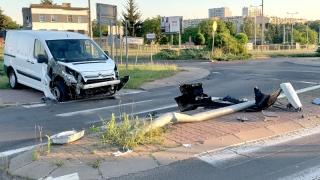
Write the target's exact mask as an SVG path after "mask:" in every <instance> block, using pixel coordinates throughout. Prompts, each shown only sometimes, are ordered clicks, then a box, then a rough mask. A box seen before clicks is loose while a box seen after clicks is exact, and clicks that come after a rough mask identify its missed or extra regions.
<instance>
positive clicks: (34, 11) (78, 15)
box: [22, 3, 89, 35]
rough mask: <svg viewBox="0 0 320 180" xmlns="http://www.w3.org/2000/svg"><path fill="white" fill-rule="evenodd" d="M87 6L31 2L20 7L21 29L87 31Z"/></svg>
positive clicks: (86, 32)
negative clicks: (28, 5) (26, 5)
mask: <svg viewBox="0 0 320 180" xmlns="http://www.w3.org/2000/svg"><path fill="white" fill-rule="evenodd" d="M88 13H89V8H81V7H71V3H62V5H43V4H31V5H30V7H24V8H22V17H23V29H30V30H56V31H69V32H77V33H81V34H86V35H88V33H89V31H88V30H89V23H88V21H89V14H88Z"/></svg>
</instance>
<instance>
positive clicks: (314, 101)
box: [312, 98, 320, 105]
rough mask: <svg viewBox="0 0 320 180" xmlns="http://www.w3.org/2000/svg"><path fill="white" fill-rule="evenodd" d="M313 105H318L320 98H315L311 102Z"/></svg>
mask: <svg viewBox="0 0 320 180" xmlns="http://www.w3.org/2000/svg"><path fill="white" fill-rule="evenodd" d="M312 103H313V104H316V105H320V98H316V99H314V100H313V101H312Z"/></svg>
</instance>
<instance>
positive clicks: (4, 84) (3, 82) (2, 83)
mask: <svg viewBox="0 0 320 180" xmlns="http://www.w3.org/2000/svg"><path fill="white" fill-rule="evenodd" d="M9 88H10V86H9V81H8V77H7V76H6V75H5V74H4V69H3V58H2V57H1V56H0V89H9Z"/></svg>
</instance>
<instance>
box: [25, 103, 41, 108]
mask: <svg viewBox="0 0 320 180" xmlns="http://www.w3.org/2000/svg"><path fill="white" fill-rule="evenodd" d="M46 105H47V104H31V105H25V106H22V107H24V108H35V107H43V106H46Z"/></svg>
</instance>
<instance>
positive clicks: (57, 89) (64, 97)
mask: <svg viewBox="0 0 320 180" xmlns="http://www.w3.org/2000/svg"><path fill="white" fill-rule="evenodd" d="M51 92H52V94H53V96H54V97H56V99H57V100H58V101H60V102H65V101H68V100H69V95H68V88H67V86H66V84H64V83H63V82H62V81H56V82H54V85H53V88H52V89H51Z"/></svg>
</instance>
